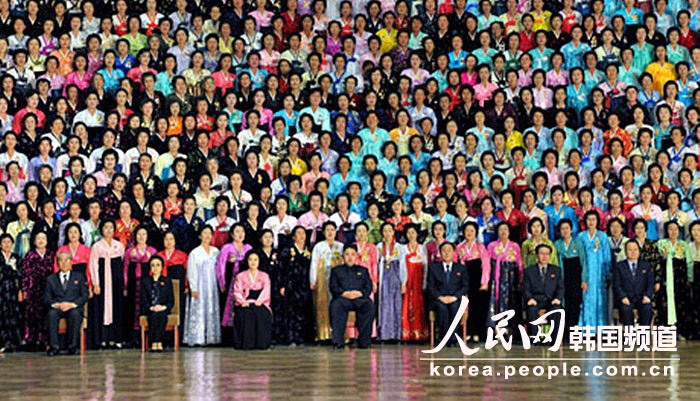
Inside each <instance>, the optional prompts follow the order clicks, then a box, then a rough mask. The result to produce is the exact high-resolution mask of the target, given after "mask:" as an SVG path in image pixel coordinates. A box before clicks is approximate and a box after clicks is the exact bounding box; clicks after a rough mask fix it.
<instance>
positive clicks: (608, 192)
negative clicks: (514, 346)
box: [0, 0, 700, 355]
mask: <svg viewBox="0 0 700 401" xmlns="http://www.w3.org/2000/svg"><path fill="white" fill-rule="evenodd" d="M699 29H700V4H699V2H698V0H678V1H673V2H669V1H668V0H613V1H603V0H591V1H587V0H561V1H556V0H480V1H476V0H412V1H411V0H396V1H395V0H386V1H381V2H379V1H376V0H369V1H367V0H353V1H325V0H221V1H197V0H140V1H131V2H127V1H126V0H20V1H9V0H0V74H1V75H0V134H1V142H2V144H1V145H2V146H1V147H0V176H1V179H2V181H1V182H0V230H1V234H2V236H0V347H1V348H2V351H11V350H36V351H39V350H40V351H45V350H47V349H48V352H49V354H50V355H55V354H56V353H57V352H58V348H59V347H61V343H60V341H59V336H58V333H57V330H58V326H59V321H60V319H66V321H67V325H68V327H69V328H68V330H67V334H68V337H69V338H68V341H67V342H66V343H67V344H68V350H69V352H76V348H77V347H78V343H77V340H76V336H78V335H79V333H80V325H81V324H82V323H81V322H82V319H85V320H86V321H87V328H86V331H85V335H86V337H87V344H88V347H89V348H91V349H98V348H123V347H130V346H137V345H138V343H139V342H140V341H141V340H140V337H139V335H138V332H139V330H140V328H141V325H142V323H143V322H142V319H141V318H142V317H144V316H145V317H147V321H148V336H149V337H148V338H149V343H150V346H151V349H152V350H153V351H161V350H162V349H163V344H164V343H166V344H168V343H169V341H170V337H169V336H167V335H166V333H165V329H166V326H171V325H170V324H168V322H169V321H170V317H169V315H172V314H173V313H179V323H180V325H179V328H176V329H177V330H179V331H180V332H181V334H182V336H181V338H182V341H183V343H184V344H186V345H189V346H204V345H212V344H225V345H233V346H235V347H237V348H241V349H264V348H268V347H269V346H270V345H271V344H279V345H287V344H295V345H299V344H308V343H314V342H321V343H332V344H333V345H334V346H336V347H341V348H342V347H343V346H344V345H345V344H346V343H347V342H348V341H350V340H352V339H356V343H357V345H358V346H359V347H368V346H370V345H371V344H372V342H373V341H381V342H424V341H427V340H428V338H429V333H428V327H429V324H428V320H429V319H430V318H433V317H434V318H435V320H436V322H437V325H436V326H437V334H438V338H439V337H440V336H445V335H447V334H449V333H448V331H449V327H450V325H451V322H452V320H453V319H455V315H456V314H457V312H458V310H459V308H458V307H459V305H460V303H461V298H462V296H466V297H467V298H468V299H469V313H468V319H467V322H466V325H467V335H468V337H469V339H470V340H471V341H483V340H484V339H485V337H486V329H487V327H494V325H495V324H496V322H495V320H494V318H496V317H498V316H502V315H501V313H502V312H505V311H509V310H513V311H515V315H514V317H513V318H512V319H511V320H510V322H509V325H510V328H511V329H514V328H515V327H516V326H517V325H521V324H522V325H525V324H527V322H529V321H532V320H533V318H536V317H537V316H538V314H540V313H542V310H545V311H549V310H557V309H562V308H563V310H564V311H565V312H566V327H564V328H563V329H566V330H568V329H569V328H570V327H572V326H575V325H581V326H590V327H591V328H592V330H593V331H594V332H595V331H596V328H598V327H600V326H602V325H608V324H610V323H611V322H612V321H613V320H615V321H617V320H618V319H619V321H620V322H621V323H623V324H634V323H635V322H636V323H639V324H649V323H650V322H651V321H652V319H654V321H655V322H656V324H663V325H672V326H675V327H676V328H677V332H678V334H679V336H681V337H683V338H686V339H693V338H698V337H700V325H699V324H698V319H699V317H700V284H698V283H699V282H700V280H696V279H694V278H695V277H697V276H698V274H700V169H699V165H700V163H699V156H698V154H699V153H700V134H699V132H700V130H699V129H698V128H699V127H700V91H699V90H698V85H699V84H700V33H699V32H698V30H699ZM176 281H177V283H179V285H178V284H177V283H176ZM176 305H179V308H175V306H176ZM351 312H353V313H351ZM431 312H432V313H431ZM352 316H354V318H351V317H352ZM429 316H430V318H429ZM168 329H170V327H168ZM446 341H447V343H448V344H449V345H451V344H453V343H454V341H455V338H450V339H447V340H446ZM64 345H65V344H64Z"/></svg>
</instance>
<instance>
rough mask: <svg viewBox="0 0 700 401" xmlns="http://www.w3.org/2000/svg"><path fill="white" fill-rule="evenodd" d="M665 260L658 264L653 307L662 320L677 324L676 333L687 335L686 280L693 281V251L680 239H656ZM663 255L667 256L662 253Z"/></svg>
mask: <svg viewBox="0 0 700 401" xmlns="http://www.w3.org/2000/svg"><path fill="white" fill-rule="evenodd" d="M657 246H658V248H659V252H660V253H661V256H662V257H664V260H665V264H662V266H661V279H660V280H659V281H658V283H659V284H660V285H661V288H659V291H658V292H657V293H656V298H657V299H656V310H657V313H658V316H659V320H660V323H661V324H665V325H668V326H672V325H675V326H676V327H678V334H680V335H682V336H683V337H688V336H689V335H690V334H692V333H690V332H689V330H688V328H689V327H691V326H692V322H691V321H690V318H692V313H691V305H690V300H691V298H690V291H688V290H689V283H691V282H693V273H694V272H693V267H694V266H693V264H694V263H693V253H692V250H691V247H690V246H688V243H687V242H685V241H682V240H676V241H675V242H671V240H669V239H662V240H659V242H658V244H657ZM664 255H666V256H664Z"/></svg>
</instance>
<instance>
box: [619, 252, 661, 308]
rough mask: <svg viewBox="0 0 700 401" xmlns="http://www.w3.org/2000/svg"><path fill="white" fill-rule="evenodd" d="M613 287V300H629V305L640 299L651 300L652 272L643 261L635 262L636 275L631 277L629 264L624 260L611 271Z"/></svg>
mask: <svg viewBox="0 0 700 401" xmlns="http://www.w3.org/2000/svg"><path fill="white" fill-rule="evenodd" d="M613 280H614V281H613V283H614V284H613V286H614V288H615V300H616V301H617V302H620V301H622V298H627V299H629V301H630V303H631V304H632V305H634V304H635V303H637V302H639V301H641V300H642V297H645V296H646V297H648V298H649V299H650V300H651V299H652V295H653V294H654V271H653V270H652V268H651V265H649V262H647V261H645V260H641V259H639V260H637V274H636V275H635V276H634V277H633V276H632V272H631V271H630V267H629V263H628V262H627V261H626V260H623V261H622V262H618V263H617V264H616V265H615V270H614V271H613Z"/></svg>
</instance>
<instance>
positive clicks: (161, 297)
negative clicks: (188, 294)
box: [141, 274, 182, 315]
mask: <svg viewBox="0 0 700 401" xmlns="http://www.w3.org/2000/svg"><path fill="white" fill-rule="evenodd" d="M154 285H157V286H160V291H158V298H157V299H156V300H155V302H153V300H152V299H151V289H152V288H153V286H154ZM180 285H182V284H180ZM174 304H175V297H174V295H173V282H172V280H171V279H170V278H168V277H164V276H160V277H159V278H158V280H157V281H156V280H153V277H152V276H151V275H150V274H149V275H147V276H146V277H144V278H143V279H142V280H141V313H142V314H144V315H148V314H149V312H150V310H149V308H150V307H151V306H156V305H164V306H165V307H166V308H167V309H166V310H165V312H166V313H170V310H171V309H172V308H173V305H174Z"/></svg>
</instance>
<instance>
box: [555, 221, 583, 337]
mask: <svg viewBox="0 0 700 401" xmlns="http://www.w3.org/2000/svg"><path fill="white" fill-rule="evenodd" d="M557 230H558V231H559V233H560V234H561V238H560V239H558V240H557V241H556V242H555V243H554V246H555V247H556V250H557V255H559V266H560V267H561V269H562V272H563V275H564V311H565V314H566V333H565V338H569V336H568V334H567V333H568V332H569V330H570V328H571V327H573V326H576V325H577V324H578V319H579V315H580V314H581V302H583V288H582V287H581V283H582V279H583V264H582V263H581V262H582V260H581V257H582V256H583V254H582V252H585V251H584V249H583V245H582V244H581V243H580V242H579V241H578V240H577V239H576V238H574V237H573V222H572V221H571V220H569V219H562V220H561V221H559V224H558V225H557Z"/></svg>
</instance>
